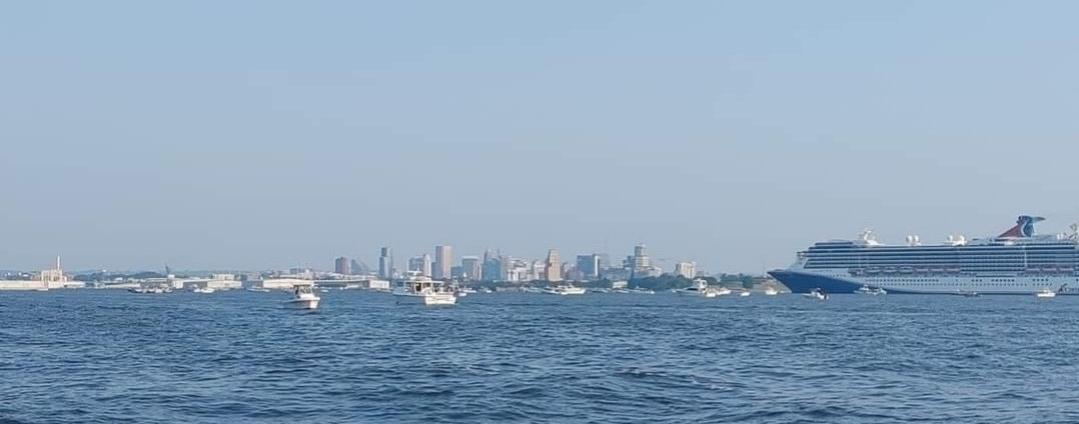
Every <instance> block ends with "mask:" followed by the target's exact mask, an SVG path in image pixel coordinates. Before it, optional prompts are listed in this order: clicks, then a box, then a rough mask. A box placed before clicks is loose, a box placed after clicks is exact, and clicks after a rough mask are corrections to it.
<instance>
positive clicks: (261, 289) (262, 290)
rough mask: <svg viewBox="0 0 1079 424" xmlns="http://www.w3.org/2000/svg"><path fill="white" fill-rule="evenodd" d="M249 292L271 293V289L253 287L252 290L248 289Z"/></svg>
mask: <svg viewBox="0 0 1079 424" xmlns="http://www.w3.org/2000/svg"><path fill="white" fill-rule="evenodd" d="M247 291H249V292H255V293H269V292H270V289H264V288H261V287H251V288H249V289H247Z"/></svg>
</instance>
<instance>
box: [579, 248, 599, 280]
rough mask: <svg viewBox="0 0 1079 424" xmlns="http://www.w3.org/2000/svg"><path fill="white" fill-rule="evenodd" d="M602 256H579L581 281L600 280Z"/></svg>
mask: <svg viewBox="0 0 1079 424" xmlns="http://www.w3.org/2000/svg"><path fill="white" fill-rule="evenodd" d="M599 261H600V256H599V255H598V254H595V253H593V254H591V255H577V273H578V275H579V277H580V279H581V280H584V281H592V280H596V279H599V270H600V263H599Z"/></svg>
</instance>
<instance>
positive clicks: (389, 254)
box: [378, 247, 393, 279]
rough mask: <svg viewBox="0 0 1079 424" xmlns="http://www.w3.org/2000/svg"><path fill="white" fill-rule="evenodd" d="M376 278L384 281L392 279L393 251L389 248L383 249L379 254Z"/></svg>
mask: <svg viewBox="0 0 1079 424" xmlns="http://www.w3.org/2000/svg"><path fill="white" fill-rule="evenodd" d="M378 276H379V277H382V278H385V279H391V278H393V250H391V249H390V248H389V247H383V248H382V249H381V251H380V252H379V255H378Z"/></svg>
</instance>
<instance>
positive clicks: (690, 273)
mask: <svg viewBox="0 0 1079 424" xmlns="http://www.w3.org/2000/svg"><path fill="white" fill-rule="evenodd" d="M674 273H675V274H676V275H680V276H682V277H685V278H693V277H696V276H697V264H695V263H693V262H679V263H677V264H675V265H674Z"/></svg>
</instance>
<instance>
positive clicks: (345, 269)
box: [333, 256, 352, 275]
mask: <svg viewBox="0 0 1079 424" xmlns="http://www.w3.org/2000/svg"><path fill="white" fill-rule="evenodd" d="M333 272H336V273H338V274H344V275H348V274H351V273H352V264H351V263H350V262H349V261H348V258H346V257H344V256H341V257H339V258H337V259H334V261H333Z"/></svg>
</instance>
